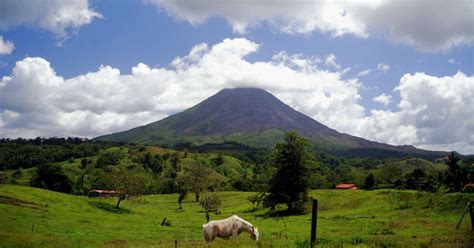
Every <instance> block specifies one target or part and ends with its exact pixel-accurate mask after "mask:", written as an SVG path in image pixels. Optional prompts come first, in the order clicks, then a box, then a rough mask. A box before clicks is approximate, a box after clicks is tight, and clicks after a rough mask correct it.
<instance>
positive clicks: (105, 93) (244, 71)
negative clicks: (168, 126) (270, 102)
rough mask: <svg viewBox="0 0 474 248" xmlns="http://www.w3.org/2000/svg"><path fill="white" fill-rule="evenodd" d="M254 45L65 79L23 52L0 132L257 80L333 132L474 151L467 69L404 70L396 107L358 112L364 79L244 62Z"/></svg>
mask: <svg viewBox="0 0 474 248" xmlns="http://www.w3.org/2000/svg"><path fill="white" fill-rule="evenodd" d="M259 46H260V45H259V44H256V43H254V42H252V41H250V40H247V39H243V38H239V39H225V40H224V41H222V42H221V43H218V44H215V45H212V46H209V45H208V44H204V43H203V44H198V45H196V46H195V47H193V48H192V49H191V51H190V52H189V53H188V54H187V55H186V56H183V57H177V58H175V59H174V60H173V61H172V62H171V63H170V66H169V67H163V68H151V67H150V66H148V65H145V64H142V63H140V64H138V65H137V66H135V67H133V68H132V72H131V73H130V74H123V73H121V72H120V70H119V69H117V68H113V67H111V66H101V67H100V68H98V70H97V71H93V72H89V73H87V74H84V75H78V76H76V77H72V78H63V77H61V76H60V75H57V73H56V72H55V71H54V69H53V67H52V66H51V64H50V63H49V62H48V61H46V60H45V59H43V58H38V57H35V58H31V57H27V58H25V59H23V60H21V61H17V62H16V65H15V67H14V68H13V70H12V73H11V74H10V75H9V76H5V77H3V78H2V79H1V81H0V114H1V119H0V136H4V137H17V136H23V137H25V136H28V137H34V136H68V135H70V136H87V137H94V136H97V135H102V134H107V133H111V132H116V131H122V130H125V129H129V128H132V127H136V126H139V125H143V124H146V123H149V122H153V121H157V120H160V119H162V118H164V117H166V116H168V115H169V114H173V113H176V112H178V111H181V110H184V109H186V108H188V107H191V106H193V105H195V104H197V103H198V102H200V101H202V100H204V99H205V98H207V97H209V96H210V95H212V94H214V93H216V92H217V91H219V90H220V89H222V88H229V87H258V88H263V89H266V90H268V91H269V92H271V93H273V94H275V95H276V96H277V97H278V98H280V99H281V100H283V101H284V102H286V103H287V104H289V105H290V106H292V107H293V108H295V109H297V110H298V111H301V112H303V113H305V114H307V115H309V116H311V117H313V118H315V119H316V120H318V121H320V122H322V123H323V124H326V125H328V126H329V127H331V128H334V129H336V130H338V131H341V132H346V133H349V134H353V135H357V136H361V137H364V138H367V139H371V140H376V141H380V142H387V143H390V144H413V145H416V146H419V147H423V148H430V149H442V150H457V151H460V152H464V153H474V110H473V106H474V102H473V99H474V97H473V96H474V77H472V76H467V75H465V74H463V73H462V72H458V73H456V74H455V75H452V76H445V77H435V76H430V75H426V74H424V73H415V74H406V75H404V76H403V77H402V78H401V79H400V82H399V84H398V86H397V87H396V88H395V89H394V92H393V94H399V96H400V101H399V102H398V103H396V104H398V110H397V111H390V110H371V111H370V114H369V115H366V114H365V110H364V107H363V106H362V104H361V103H360V100H361V96H360V94H359V91H360V90H361V88H362V85H361V83H360V82H359V81H358V80H357V79H343V78H342V77H341V76H342V74H343V72H344V70H345V69H342V68H341V69H340V70H338V71H329V70H327V69H324V68H322V67H321V66H324V63H322V62H321V60H320V59H319V58H317V57H316V58H314V57H311V58H305V57H303V56H302V55H298V54H297V55H289V54H287V53H286V52H284V51H282V52H280V53H277V54H276V55H275V56H273V58H272V59H271V60H270V61H257V62H249V61H247V60H246V59H245V57H246V56H247V55H249V54H252V53H255V52H257V51H258V49H259ZM334 59H335V56H334ZM330 61H332V60H331V59H330ZM330 67H331V68H332V69H334V66H330ZM421 95H423V97H419V96H421ZM389 100H390V99H389Z"/></svg>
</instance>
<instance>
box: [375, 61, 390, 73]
mask: <svg viewBox="0 0 474 248" xmlns="http://www.w3.org/2000/svg"><path fill="white" fill-rule="evenodd" d="M377 70H379V71H382V72H386V71H388V70H390V66H389V65H387V64H383V63H380V64H378V65H377Z"/></svg>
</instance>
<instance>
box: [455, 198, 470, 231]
mask: <svg viewBox="0 0 474 248" xmlns="http://www.w3.org/2000/svg"><path fill="white" fill-rule="evenodd" d="M470 206H471V202H468V203H467V204H466V206H465V207H464V211H463V212H462V215H461V219H459V221H458V224H457V225H456V230H459V226H460V225H461V222H462V219H464V215H466V212H467V208H470V209H471V212H470V214H471V225H472V223H473V222H472V221H473V219H472V208H471V207H470Z"/></svg>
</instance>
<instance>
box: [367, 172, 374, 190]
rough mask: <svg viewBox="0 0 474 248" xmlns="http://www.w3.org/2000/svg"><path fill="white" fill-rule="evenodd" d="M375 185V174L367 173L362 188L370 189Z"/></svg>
mask: <svg viewBox="0 0 474 248" xmlns="http://www.w3.org/2000/svg"><path fill="white" fill-rule="evenodd" d="M374 185H375V176H374V174H372V172H371V173H370V174H369V175H367V177H366V178H365V181H364V189H372V188H373V187H374Z"/></svg>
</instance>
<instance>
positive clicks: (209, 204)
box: [199, 193, 222, 222]
mask: <svg viewBox="0 0 474 248" xmlns="http://www.w3.org/2000/svg"><path fill="white" fill-rule="evenodd" d="M199 204H201V207H202V208H203V209H204V211H206V219H207V222H209V212H213V211H215V212H216V213H218V211H219V207H220V206H221V205H222V201H221V199H220V198H219V196H218V195H217V194H215V193H210V194H206V195H205V196H204V197H203V198H202V199H201V201H199Z"/></svg>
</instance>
